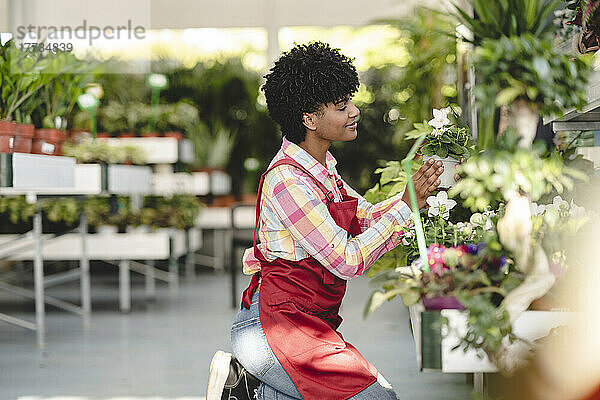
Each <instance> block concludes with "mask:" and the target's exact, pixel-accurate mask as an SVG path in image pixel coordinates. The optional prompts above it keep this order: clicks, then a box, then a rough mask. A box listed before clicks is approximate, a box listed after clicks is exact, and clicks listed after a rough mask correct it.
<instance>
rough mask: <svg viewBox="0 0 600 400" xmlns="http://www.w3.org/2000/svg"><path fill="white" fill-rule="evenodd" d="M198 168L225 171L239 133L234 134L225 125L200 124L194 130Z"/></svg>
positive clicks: (192, 136)
mask: <svg viewBox="0 0 600 400" xmlns="http://www.w3.org/2000/svg"><path fill="white" fill-rule="evenodd" d="M192 132H193V134H192V135H191V140H192V142H193V143H194V151H195V154H196V162H195V164H196V166H198V167H209V168H221V169H224V168H225V167H226V166H227V164H228V162H229V160H230V157H231V153H232V151H233V147H234V146H235V140H236V137H237V132H232V131H230V130H229V128H227V127H226V126H225V125H224V124H223V123H221V122H218V121H215V122H213V123H211V124H205V123H199V124H197V125H196V126H195V127H194V128H193V131H192Z"/></svg>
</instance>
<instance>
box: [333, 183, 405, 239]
mask: <svg viewBox="0 0 600 400" xmlns="http://www.w3.org/2000/svg"><path fill="white" fill-rule="evenodd" d="M342 182H343V183H344V189H346V192H347V193H348V195H350V196H352V197H356V198H357V199H358V207H357V210H356V218H357V219H358V222H359V225H360V227H361V230H362V231H363V232H364V231H365V230H366V229H368V228H369V227H371V226H372V225H374V224H376V223H377V222H379V221H380V220H381V217H382V216H383V215H385V214H386V213H388V212H390V210H398V211H399V212H400V213H401V214H402V218H403V219H404V220H405V221H408V220H409V219H410V217H411V210H410V207H409V206H408V205H407V204H406V203H405V202H404V201H402V195H403V194H404V191H403V192H400V193H398V194H396V195H395V196H392V197H390V198H389V199H386V200H384V201H381V202H379V203H377V204H371V203H369V202H368V201H367V200H366V199H365V198H364V197H362V196H361V195H360V194H358V193H357V192H356V191H355V190H354V189H352V188H351V187H350V185H348V184H347V183H346V182H344V181H343V180H342Z"/></svg>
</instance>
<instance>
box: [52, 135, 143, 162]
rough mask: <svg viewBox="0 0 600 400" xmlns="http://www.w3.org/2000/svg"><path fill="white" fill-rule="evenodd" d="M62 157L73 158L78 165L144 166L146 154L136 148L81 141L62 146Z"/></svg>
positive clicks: (86, 140)
mask: <svg viewBox="0 0 600 400" xmlns="http://www.w3.org/2000/svg"><path fill="white" fill-rule="evenodd" d="M63 155H65V156H68V157H75V158H76V159H77V162H79V163H103V164H130V163H131V164H136V165H144V164H146V154H145V152H144V150H143V149H141V148H140V147H137V146H133V145H130V146H111V145H110V144H108V143H106V142H103V141H100V140H89V139H85V140H81V141H79V142H77V143H75V142H67V143H65V144H64V145H63Z"/></svg>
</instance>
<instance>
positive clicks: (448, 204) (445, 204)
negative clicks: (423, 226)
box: [427, 191, 456, 219]
mask: <svg viewBox="0 0 600 400" xmlns="http://www.w3.org/2000/svg"><path fill="white" fill-rule="evenodd" d="M427 204H429V210H428V211H427V215H428V216H430V217H432V216H436V215H440V212H441V216H442V218H444V219H448V218H449V217H450V210H451V209H453V208H454V206H456V201H454V200H452V199H449V198H448V193H446V192H444V191H441V192H439V193H438V194H437V196H429V197H428V198H427Z"/></svg>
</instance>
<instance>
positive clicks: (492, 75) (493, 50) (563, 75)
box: [474, 34, 591, 115]
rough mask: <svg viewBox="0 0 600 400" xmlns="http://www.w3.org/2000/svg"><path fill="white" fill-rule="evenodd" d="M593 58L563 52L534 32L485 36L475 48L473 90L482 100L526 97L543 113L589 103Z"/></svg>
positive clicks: (509, 101)
mask: <svg viewBox="0 0 600 400" xmlns="http://www.w3.org/2000/svg"><path fill="white" fill-rule="evenodd" d="M590 61H591V60H590V59H589V58H583V57H578V58H574V59H571V57H570V56H568V55H565V54H560V53H558V52H557V51H556V50H554V49H553V47H552V43H551V42H549V41H545V40H541V39H539V38H537V37H535V36H533V35H531V34H524V35H522V36H512V37H510V38H508V37H501V38H500V39H497V40H485V41H483V43H482V45H481V47H478V48H477V49H476V50H475V59H474V65H475V69H476V71H477V73H478V83H477V85H476V87H475V95H476V98H477V100H478V101H480V102H482V103H483V104H495V105H496V106H501V105H509V104H512V103H513V102H514V101H515V100H524V101H526V102H527V103H529V104H530V105H531V106H532V107H534V108H535V109H537V110H538V111H539V112H540V113H541V114H542V115H550V114H561V113H562V112H563V111H564V110H565V109H568V108H572V107H575V108H581V107H583V106H584V105H585V104H586V87H587V83H588V78H589V75H590V72H591V68H590Z"/></svg>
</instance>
